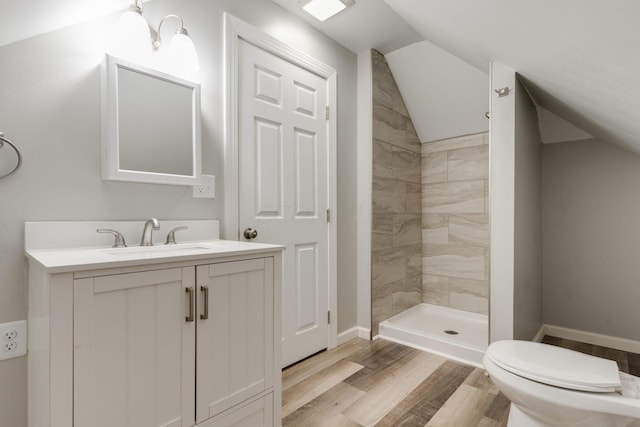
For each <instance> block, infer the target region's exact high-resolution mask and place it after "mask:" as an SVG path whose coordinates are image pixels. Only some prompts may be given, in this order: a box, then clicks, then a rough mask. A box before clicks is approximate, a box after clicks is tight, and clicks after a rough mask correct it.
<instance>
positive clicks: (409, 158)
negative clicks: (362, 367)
mask: <svg viewBox="0 0 640 427" xmlns="http://www.w3.org/2000/svg"><path fill="white" fill-rule="evenodd" d="M372 61H373V69H372V74H373V76H372V77H373V93H372V95H373V195H372V196H373V197H372V198H373V202H372V203H373V205H372V228H373V229H372V242H371V251H372V253H371V282H372V283H371V287H372V289H371V317H372V319H371V332H372V335H373V336H375V335H377V334H378V323H380V322H381V321H383V320H385V319H388V318H389V317H391V316H393V315H394V314H397V313H400V312H401V311H404V310H406V309H408V308H410V307H413V306H414V305H416V304H419V303H420V302H422V258H421V253H422V232H421V222H422V213H421V209H422V208H421V191H422V188H421V166H420V165H421V159H420V150H421V148H420V141H419V140H418V136H417V134H416V131H415V129H414V127H413V123H412V122H411V119H410V118H409V113H408V112H407V109H406V107H405V105H404V101H403V100H402V96H401V95H400V91H399V90H398V87H397V86H396V82H395V80H394V79H393V76H392V75H391V70H390V69H389V66H388V65H387V62H386V60H385V59H384V56H383V55H382V54H380V53H379V52H377V51H375V50H374V51H372Z"/></svg>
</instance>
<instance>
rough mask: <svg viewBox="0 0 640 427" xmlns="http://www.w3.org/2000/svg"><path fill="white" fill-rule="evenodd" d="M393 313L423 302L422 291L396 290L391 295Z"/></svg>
mask: <svg viewBox="0 0 640 427" xmlns="http://www.w3.org/2000/svg"><path fill="white" fill-rule="evenodd" d="M391 298H392V302H391V308H392V310H393V315H394V316H395V315H396V314H398V313H402V312H403V311H405V310H408V309H410V308H411V307H414V306H416V305H418V304H420V303H421V302H422V292H419V291H416V292H394V293H393V295H392V296H391Z"/></svg>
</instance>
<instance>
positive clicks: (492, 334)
mask: <svg viewBox="0 0 640 427" xmlns="http://www.w3.org/2000/svg"><path fill="white" fill-rule="evenodd" d="M504 87H507V88H509V94H508V95H507V96H502V97H498V96H492V97H491V124H490V143H489V150H490V164H491V170H490V181H489V184H490V190H489V192H490V195H491V197H490V199H491V218H490V224H491V278H490V290H491V293H490V312H491V316H490V323H489V338H490V341H491V342H493V341H497V340H501V339H514V338H518V339H532V338H533V337H534V336H535V334H536V333H537V331H538V330H539V328H540V327H541V326H542V306H541V300H542V262H541V257H542V242H541V239H540V236H541V234H542V229H541V220H540V218H541V209H542V207H541V195H540V192H541V179H540V150H541V142H540V137H539V135H538V130H537V116H536V111H535V107H534V106H533V103H532V102H531V100H530V99H529V95H528V94H527V92H526V90H525V88H524V87H523V86H522V84H521V83H520V82H519V81H518V79H517V77H516V73H515V71H514V70H512V69H510V68H509V67H506V66H504V65H502V64H499V63H495V62H494V63H492V64H491V93H492V94H493V93H495V92H494V91H495V90H497V89H500V88H504Z"/></svg>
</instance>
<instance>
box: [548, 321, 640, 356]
mask: <svg viewBox="0 0 640 427" xmlns="http://www.w3.org/2000/svg"><path fill="white" fill-rule="evenodd" d="M541 331H543V333H542V336H544V335H551V336H554V337H558V338H564V339H568V340H574V341H580V342H583V343H587V344H593V345H599V346H601V347H609V348H615V349H616V350H622V351H628V352H631V353H640V341H634V340H630V339H627V338H620V337H614V336H610V335H603V334H597V333H594V332H587V331H580V330H578V329H570V328H564V327H561V326H554V325H546V324H544V325H542V328H541ZM539 334H540V332H538V335H539ZM536 337H537V335H536Z"/></svg>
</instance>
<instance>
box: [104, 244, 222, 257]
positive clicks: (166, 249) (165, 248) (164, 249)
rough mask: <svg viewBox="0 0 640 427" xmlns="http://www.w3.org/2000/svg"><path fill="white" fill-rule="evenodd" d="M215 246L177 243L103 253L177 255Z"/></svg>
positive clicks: (116, 249) (108, 250)
mask: <svg viewBox="0 0 640 427" xmlns="http://www.w3.org/2000/svg"><path fill="white" fill-rule="evenodd" d="M214 247H215V246H214V245H211V244H207V245H203V244H199V243H182V244H181V243H178V244H175V245H155V246H133V247H129V248H109V249H105V250H104V251H105V252H106V253H108V254H109V255H126V254H163V253H177V252H183V251H197V250H206V251H208V250H211V249H213V248H214Z"/></svg>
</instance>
